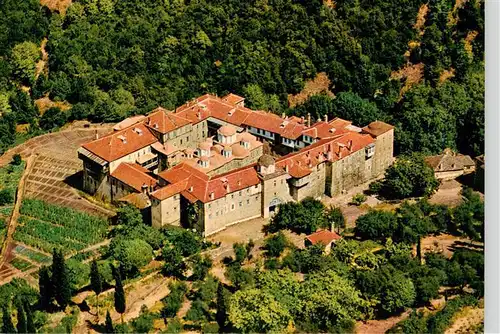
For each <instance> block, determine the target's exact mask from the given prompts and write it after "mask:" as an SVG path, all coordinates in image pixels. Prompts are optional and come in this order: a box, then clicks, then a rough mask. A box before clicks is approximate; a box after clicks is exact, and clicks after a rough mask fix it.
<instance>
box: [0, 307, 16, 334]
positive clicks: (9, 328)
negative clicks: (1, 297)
mask: <svg viewBox="0 0 500 334" xmlns="http://www.w3.org/2000/svg"><path fill="white" fill-rule="evenodd" d="M2 333H16V328H15V327H14V324H13V323H12V319H11V317H10V312H9V310H8V309H7V306H4V307H3V309H2Z"/></svg>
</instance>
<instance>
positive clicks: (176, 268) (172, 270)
mask: <svg viewBox="0 0 500 334" xmlns="http://www.w3.org/2000/svg"><path fill="white" fill-rule="evenodd" d="M162 257H163V260H164V261H165V265H164V266H163V274H164V275H167V276H173V277H177V278H183V277H184V270H185V269H186V264H185V263H184V260H183V258H182V255H181V253H180V251H179V250H178V249H177V248H173V247H171V246H170V245H167V246H165V247H164V248H163V250H162Z"/></svg>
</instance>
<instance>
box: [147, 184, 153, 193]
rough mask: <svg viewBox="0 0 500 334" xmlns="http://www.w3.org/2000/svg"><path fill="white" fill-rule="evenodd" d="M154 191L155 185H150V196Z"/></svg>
mask: <svg viewBox="0 0 500 334" xmlns="http://www.w3.org/2000/svg"><path fill="white" fill-rule="evenodd" d="M153 190H154V185H153V184H150V185H149V192H148V195H149V194H150V193H152V192H153Z"/></svg>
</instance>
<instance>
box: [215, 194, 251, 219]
mask: <svg viewBox="0 0 500 334" xmlns="http://www.w3.org/2000/svg"><path fill="white" fill-rule="evenodd" d="M254 199H255V201H259V196H258V195H257V196H255V197H254ZM246 204H247V205H250V199H247V201H246ZM238 207H240V208H241V207H243V201H240V202H239V203H238ZM235 209H236V205H235V203H231V211H234V210H235ZM227 211H228V210H227V209H226V210H224V209H221V210H217V211H215V217H218V216H219V215H220V216H222V215H223V214H224V213H227ZM212 217H213V215H212V213H209V214H208V219H212Z"/></svg>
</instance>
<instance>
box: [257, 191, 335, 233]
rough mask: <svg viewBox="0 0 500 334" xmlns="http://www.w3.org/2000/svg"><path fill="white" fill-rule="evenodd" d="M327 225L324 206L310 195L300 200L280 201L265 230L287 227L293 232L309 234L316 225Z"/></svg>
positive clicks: (274, 230)
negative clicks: (276, 211)
mask: <svg viewBox="0 0 500 334" xmlns="http://www.w3.org/2000/svg"><path fill="white" fill-rule="evenodd" d="M326 225H328V224H327V220H326V217H325V206H324V205H323V203H321V202H320V201H318V200H315V199H313V198H311V197H308V198H305V199H303V200H302V201H301V202H299V203H296V202H287V203H282V204H280V205H279V207H278V213H277V214H276V215H274V216H273V218H272V219H271V222H270V223H269V225H267V226H266V227H265V228H266V232H268V233H274V232H278V231H280V230H284V229H289V230H291V231H293V232H295V233H299V234H300V233H306V234H310V233H312V232H314V231H316V229H317V228H318V227H324V226H326Z"/></svg>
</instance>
